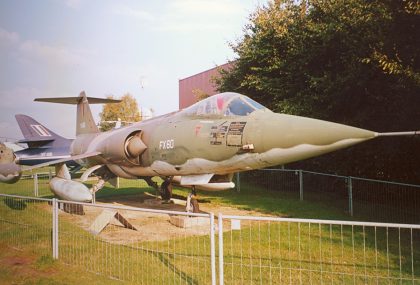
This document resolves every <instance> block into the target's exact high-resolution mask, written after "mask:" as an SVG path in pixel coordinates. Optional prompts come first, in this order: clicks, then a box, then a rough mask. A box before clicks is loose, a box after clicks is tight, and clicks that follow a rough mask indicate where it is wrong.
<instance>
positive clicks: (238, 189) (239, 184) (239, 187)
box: [236, 172, 241, 192]
mask: <svg viewBox="0 0 420 285" xmlns="http://www.w3.org/2000/svg"><path fill="white" fill-rule="evenodd" d="M236 192H241V177H240V175H239V172H236Z"/></svg>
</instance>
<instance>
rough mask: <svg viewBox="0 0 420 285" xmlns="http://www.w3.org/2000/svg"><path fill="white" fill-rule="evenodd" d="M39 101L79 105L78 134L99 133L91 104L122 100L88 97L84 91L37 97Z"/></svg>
mask: <svg viewBox="0 0 420 285" xmlns="http://www.w3.org/2000/svg"><path fill="white" fill-rule="evenodd" d="M35 101H38V102H50V103H60V104H72V105H77V122H76V124H77V125H76V135H80V134H92V133H98V132H99V129H98V127H97V126H96V124H95V121H94V120H93V116H92V112H91V110H90V107H89V103H90V104H103V103H119V102H121V100H115V99H102V98H93V97H86V94H85V92H84V91H82V92H81V93H80V95H79V97H58V98H36V99H35Z"/></svg>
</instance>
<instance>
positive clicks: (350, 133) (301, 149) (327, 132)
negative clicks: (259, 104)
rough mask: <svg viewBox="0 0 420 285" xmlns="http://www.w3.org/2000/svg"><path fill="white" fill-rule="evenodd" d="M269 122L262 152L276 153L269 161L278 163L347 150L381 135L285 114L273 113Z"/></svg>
mask: <svg viewBox="0 0 420 285" xmlns="http://www.w3.org/2000/svg"><path fill="white" fill-rule="evenodd" d="M266 120H267V122H265V123H264V124H263V129H262V137H263V139H262V142H261V143H262V149H263V151H265V152H267V151H271V152H273V154H271V155H269V156H267V157H268V160H270V161H272V160H273V159H274V160H275V161H276V162H278V164H281V163H288V162H292V161H297V160H301V159H305V158H309V157H313V156H317V155H320V154H323V153H327V152H331V151H334V150H337V149H340V148H345V147H348V146H350V145H353V144H356V143H359V142H362V141H365V140H369V139H372V138H374V137H375V136H376V135H377V134H376V133H375V132H372V131H368V130H364V129H359V128H355V127H351V126H347V125H342V124H337V123H332V122H327V121H322V120H316V119H311V118H305V117H299V116H292V115H285V114H271V116H270V117H268V118H266ZM270 157H272V158H273V159H270ZM279 160H280V161H279ZM272 162H273V163H274V161H272Z"/></svg>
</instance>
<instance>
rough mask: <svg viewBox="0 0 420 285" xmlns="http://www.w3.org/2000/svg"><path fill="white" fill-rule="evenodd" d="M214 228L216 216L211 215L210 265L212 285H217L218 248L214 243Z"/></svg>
mask: <svg viewBox="0 0 420 285" xmlns="http://www.w3.org/2000/svg"><path fill="white" fill-rule="evenodd" d="M214 226H215V225H214V214H213V213H210V264H211V284H212V285H216V246H215V241H214Z"/></svg>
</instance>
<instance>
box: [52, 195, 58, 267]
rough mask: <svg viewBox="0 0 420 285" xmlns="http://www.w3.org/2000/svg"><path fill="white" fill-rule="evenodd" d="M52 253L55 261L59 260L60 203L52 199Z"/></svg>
mask: <svg viewBox="0 0 420 285" xmlns="http://www.w3.org/2000/svg"><path fill="white" fill-rule="evenodd" d="M52 219H53V221H52V252H53V259H58V202H57V199H56V198H53V199H52Z"/></svg>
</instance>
